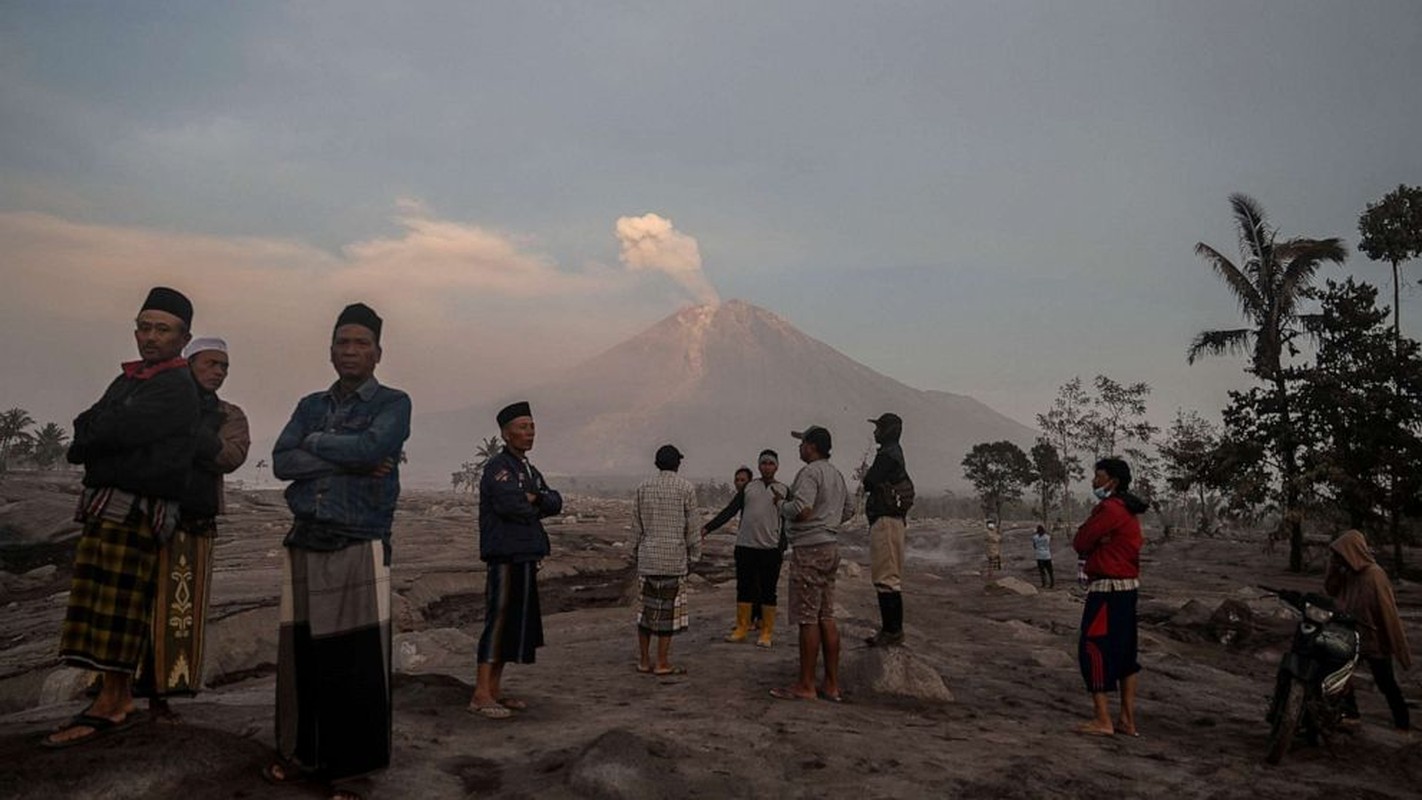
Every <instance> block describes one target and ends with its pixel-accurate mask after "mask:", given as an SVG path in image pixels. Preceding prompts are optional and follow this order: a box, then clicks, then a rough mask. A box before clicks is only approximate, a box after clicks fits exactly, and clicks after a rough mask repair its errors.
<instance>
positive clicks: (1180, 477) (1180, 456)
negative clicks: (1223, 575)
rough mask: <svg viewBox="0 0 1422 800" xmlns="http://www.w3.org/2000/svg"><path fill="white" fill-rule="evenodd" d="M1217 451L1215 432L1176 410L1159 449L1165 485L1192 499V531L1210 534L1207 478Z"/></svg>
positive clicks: (1205, 423)
mask: <svg viewBox="0 0 1422 800" xmlns="http://www.w3.org/2000/svg"><path fill="white" fill-rule="evenodd" d="M1218 447H1219V431H1218V430H1217V429H1216V428H1215V426H1214V425H1211V424H1210V422H1209V421H1208V420H1206V419H1204V418H1203V417H1201V416H1200V415H1199V414H1198V413H1196V412H1194V411H1188V412H1187V411H1184V410H1182V409H1176V411H1175V419H1174V421H1172V422H1171V423H1170V429H1169V430H1168V431H1167V432H1166V434H1165V442H1164V443H1162V444H1161V446H1160V455H1161V457H1162V458H1164V459H1165V484H1166V486H1168V487H1169V488H1170V489H1172V490H1174V491H1176V492H1179V493H1181V494H1183V495H1193V496H1192V499H1193V501H1194V502H1195V512H1196V529H1197V530H1198V531H1199V532H1200V533H1201V534H1204V535H1206V536H1208V535H1209V534H1211V533H1214V529H1215V519H1214V503H1213V501H1212V500H1211V495H1212V494H1213V492H1212V490H1211V486H1210V476H1211V474H1212V473H1213V472H1214V469H1215V467H1214V458H1215V455H1216V450H1217V448H1218Z"/></svg>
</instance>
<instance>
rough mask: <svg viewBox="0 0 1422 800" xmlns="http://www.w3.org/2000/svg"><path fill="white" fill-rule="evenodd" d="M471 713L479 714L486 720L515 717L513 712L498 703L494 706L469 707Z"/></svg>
mask: <svg viewBox="0 0 1422 800" xmlns="http://www.w3.org/2000/svg"><path fill="white" fill-rule="evenodd" d="M469 713H470V714H478V715H479V716H481V717H483V718H484V719H509V718H510V717H512V716H513V715H514V712H513V711H510V710H509V709H508V708H505V707H504V706H501V705H498V704H497V703H495V704H494V705H492V706H469Z"/></svg>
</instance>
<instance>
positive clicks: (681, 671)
mask: <svg viewBox="0 0 1422 800" xmlns="http://www.w3.org/2000/svg"><path fill="white" fill-rule="evenodd" d="M652 674H653V675H656V676H658V677H663V678H665V677H667V676H668V675H685V674H686V667H672V668H670V669H654V670H652Z"/></svg>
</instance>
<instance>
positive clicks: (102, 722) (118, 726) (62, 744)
mask: <svg viewBox="0 0 1422 800" xmlns="http://www.w3.org/2000/svg"><path fill="white" fill-rule="evenodd" d="M140 715H141V714H140V712H138V711H130V712H128V713H127V714H125V715H124V717H123V719H121V720H117V721H115V720H111V719H109V718H108V717H99V716H95V715H93V714H80V715H78V716H76V717H74V718H73V719H71V720H70V722H71V723H72V724H71V725H69V726H67V727H65V728H64V729H63V730H60V731H55V732H54V733H63V732H64V731H67V730H71V729H73V728H92V729H93V731H94V732H93V733H90V734H87V735H85V736H80V737H78V738H76V739H65V740H63V741H55V740H54V739H51V738H50V736H53V735H54V733H51V734H50V735H49V736H46V737H45V738H43V739H41V740H40V746H41V747H47V748H49V749H51V750H61V749H63V748H66V747H74V746H76V745H81V744H84V743H85V742H92V741H94V740H95V739H102V738H104V737H105V736H108V735H109V734H113V733H118V732H119V731H122V730H127V729H129V728H132V727H133V726H134V725H137V724H138V722H139V717H140Z"/></svg>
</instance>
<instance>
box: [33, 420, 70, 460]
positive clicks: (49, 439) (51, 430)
mask: <svg viewBox="0 0 1422 800" xmlns="http://www.w3.org/2000/svg"><path fill="white" fill-rule="evenodd" d="M68 447H69V432H68V431H66V430H64V429H63V428H61V427H59V426H58V425H56V424H55V423H53V422H46V423H45V424H44V427H43V428H40V429H39V431H38V432H37V433H35V436H34V459H35V464H36V465H38V466H39V467H40V469H49V468H50V467H53V466H54V465H55V464H56V463H58V462H59V461H60V460H61V459H63V458H64V452H65V450H67V449H68Z"/></svg>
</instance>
